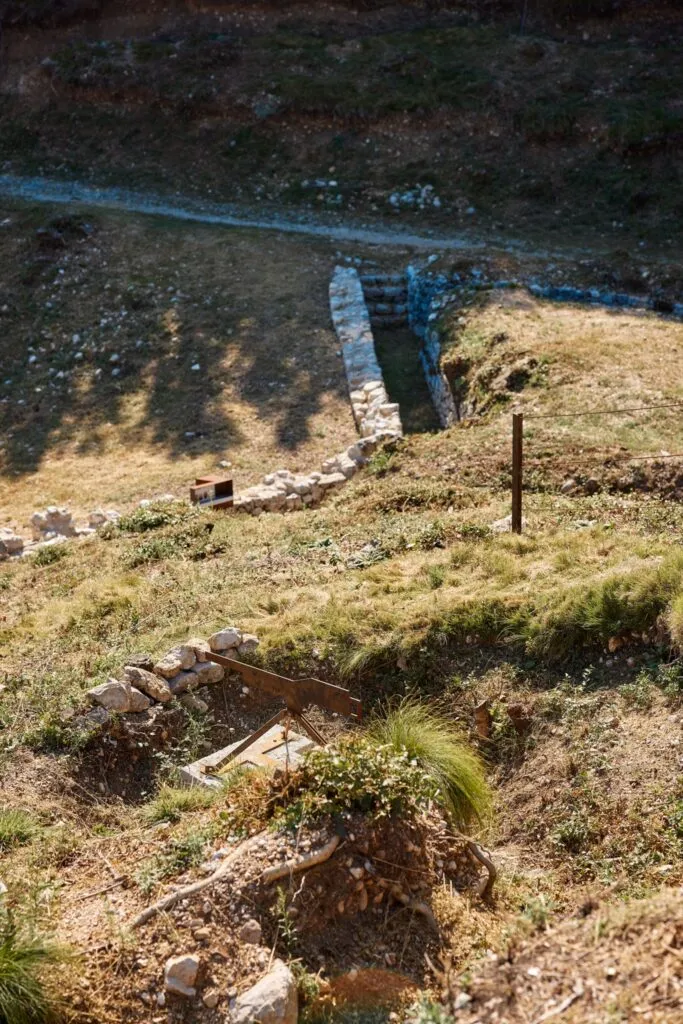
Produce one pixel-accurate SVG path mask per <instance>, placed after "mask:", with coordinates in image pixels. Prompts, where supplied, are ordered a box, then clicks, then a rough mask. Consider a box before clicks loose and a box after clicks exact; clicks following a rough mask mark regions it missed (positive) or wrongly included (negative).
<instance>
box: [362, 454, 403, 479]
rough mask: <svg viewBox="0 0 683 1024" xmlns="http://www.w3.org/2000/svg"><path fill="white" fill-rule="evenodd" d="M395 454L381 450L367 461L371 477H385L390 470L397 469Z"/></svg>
mask: <svg viewBox="0 0 683 1024" xmlns="http://www.w3.org/2000/svg"><path fill="white" fill-rule="evenodd" d="M397 468H398V466H397V465H396V452H392V451H387V450H386V449H382V450H381V451H378V452H375V454H374V455H373V456H372V457H371V458H370V459H369V460H368V465H367V469H368V472H369V473H372V475H373V476H386V474H387V473H388V472H389V471H390V470H395V469H397Z"/></svg>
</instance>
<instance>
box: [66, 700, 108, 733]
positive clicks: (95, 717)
mask: <svg viewBox="0 0 683 1024" xmlns="http://www.w3.org/2000/svg"><path fill="white" fill-rule="evenodd" d="M110 718H111V715H110V713H109V712H108V711H107V709H106V708H103V707H95V708H92V710H90V711H86V713H85V714H84V715H76V717H75V718H72V719H71V722H70V723H69V724H70V728H72V729H76V730H77V731H78V732H81V733H85V734H86V735H87V736H88V737H90V736H94V735H95V734H96V733H98V732H100V730H101V729H103V728H104V726H105V725H107V723H108V722H109V720H110Z"/></svg>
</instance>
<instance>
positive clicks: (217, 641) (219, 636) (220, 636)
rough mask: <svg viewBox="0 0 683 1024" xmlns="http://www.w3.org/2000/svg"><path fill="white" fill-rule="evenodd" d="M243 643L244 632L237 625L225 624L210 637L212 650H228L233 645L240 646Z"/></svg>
mask: <svg viewBox="0 0 683 1024" xmlns="http://www.w3.org/2000/svg"><path fill="white" fill-rule="evenodd" d="M241 643H242V632H241V630H239V629H236V628H235V626H224V628H223V629H219V630H218V632H217V633H214V634H213V636H210V637H209V644H210V645H211V650H212V651H219V652H220V651H227V650H229V649H230V648H231V647H239V645H240V644H241Z"/></svg>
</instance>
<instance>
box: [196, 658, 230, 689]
mask: <svg viewBox="0 0 683 1024" xmlns="http://www.w3.org/2000/svg"><path fill="white" fill-rule="evenodd" d="M190 672H192V673H193V674H194V675H196V676H197V682H196V683H195V684H194V685H195V686H206V685H208V684H209V683H220V682H221V680H222V679H223V677H224V676H225V669H224V668H223V666H222V665H216V663H215V662H213V661H199V662H197V664H196V665H193V666H192V668H191V669H190Z"/></svg>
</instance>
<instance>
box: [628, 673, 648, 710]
mask: <svg viewBox="0 0 683 1024" xmlns="http://www.w3.org/2000/svg"><path fill="white" fill-rule="evenodd" d="M619 695H620V697H621V698H622V700H623V701H624V703H625V704H626V705H627V706H628V707H630V708H639V709H640V710H641V711H644V710H646V709H647V708H650V707H652V702H653V699H654V686H653V681H652V677H651V676H650V675H649V674H648V673H647V672H641V673H639V675H638V676H637V678H636V679H635V680H634V681H633V682H632V683H624V685H623V686H620V687H619Z"/></svg>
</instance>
